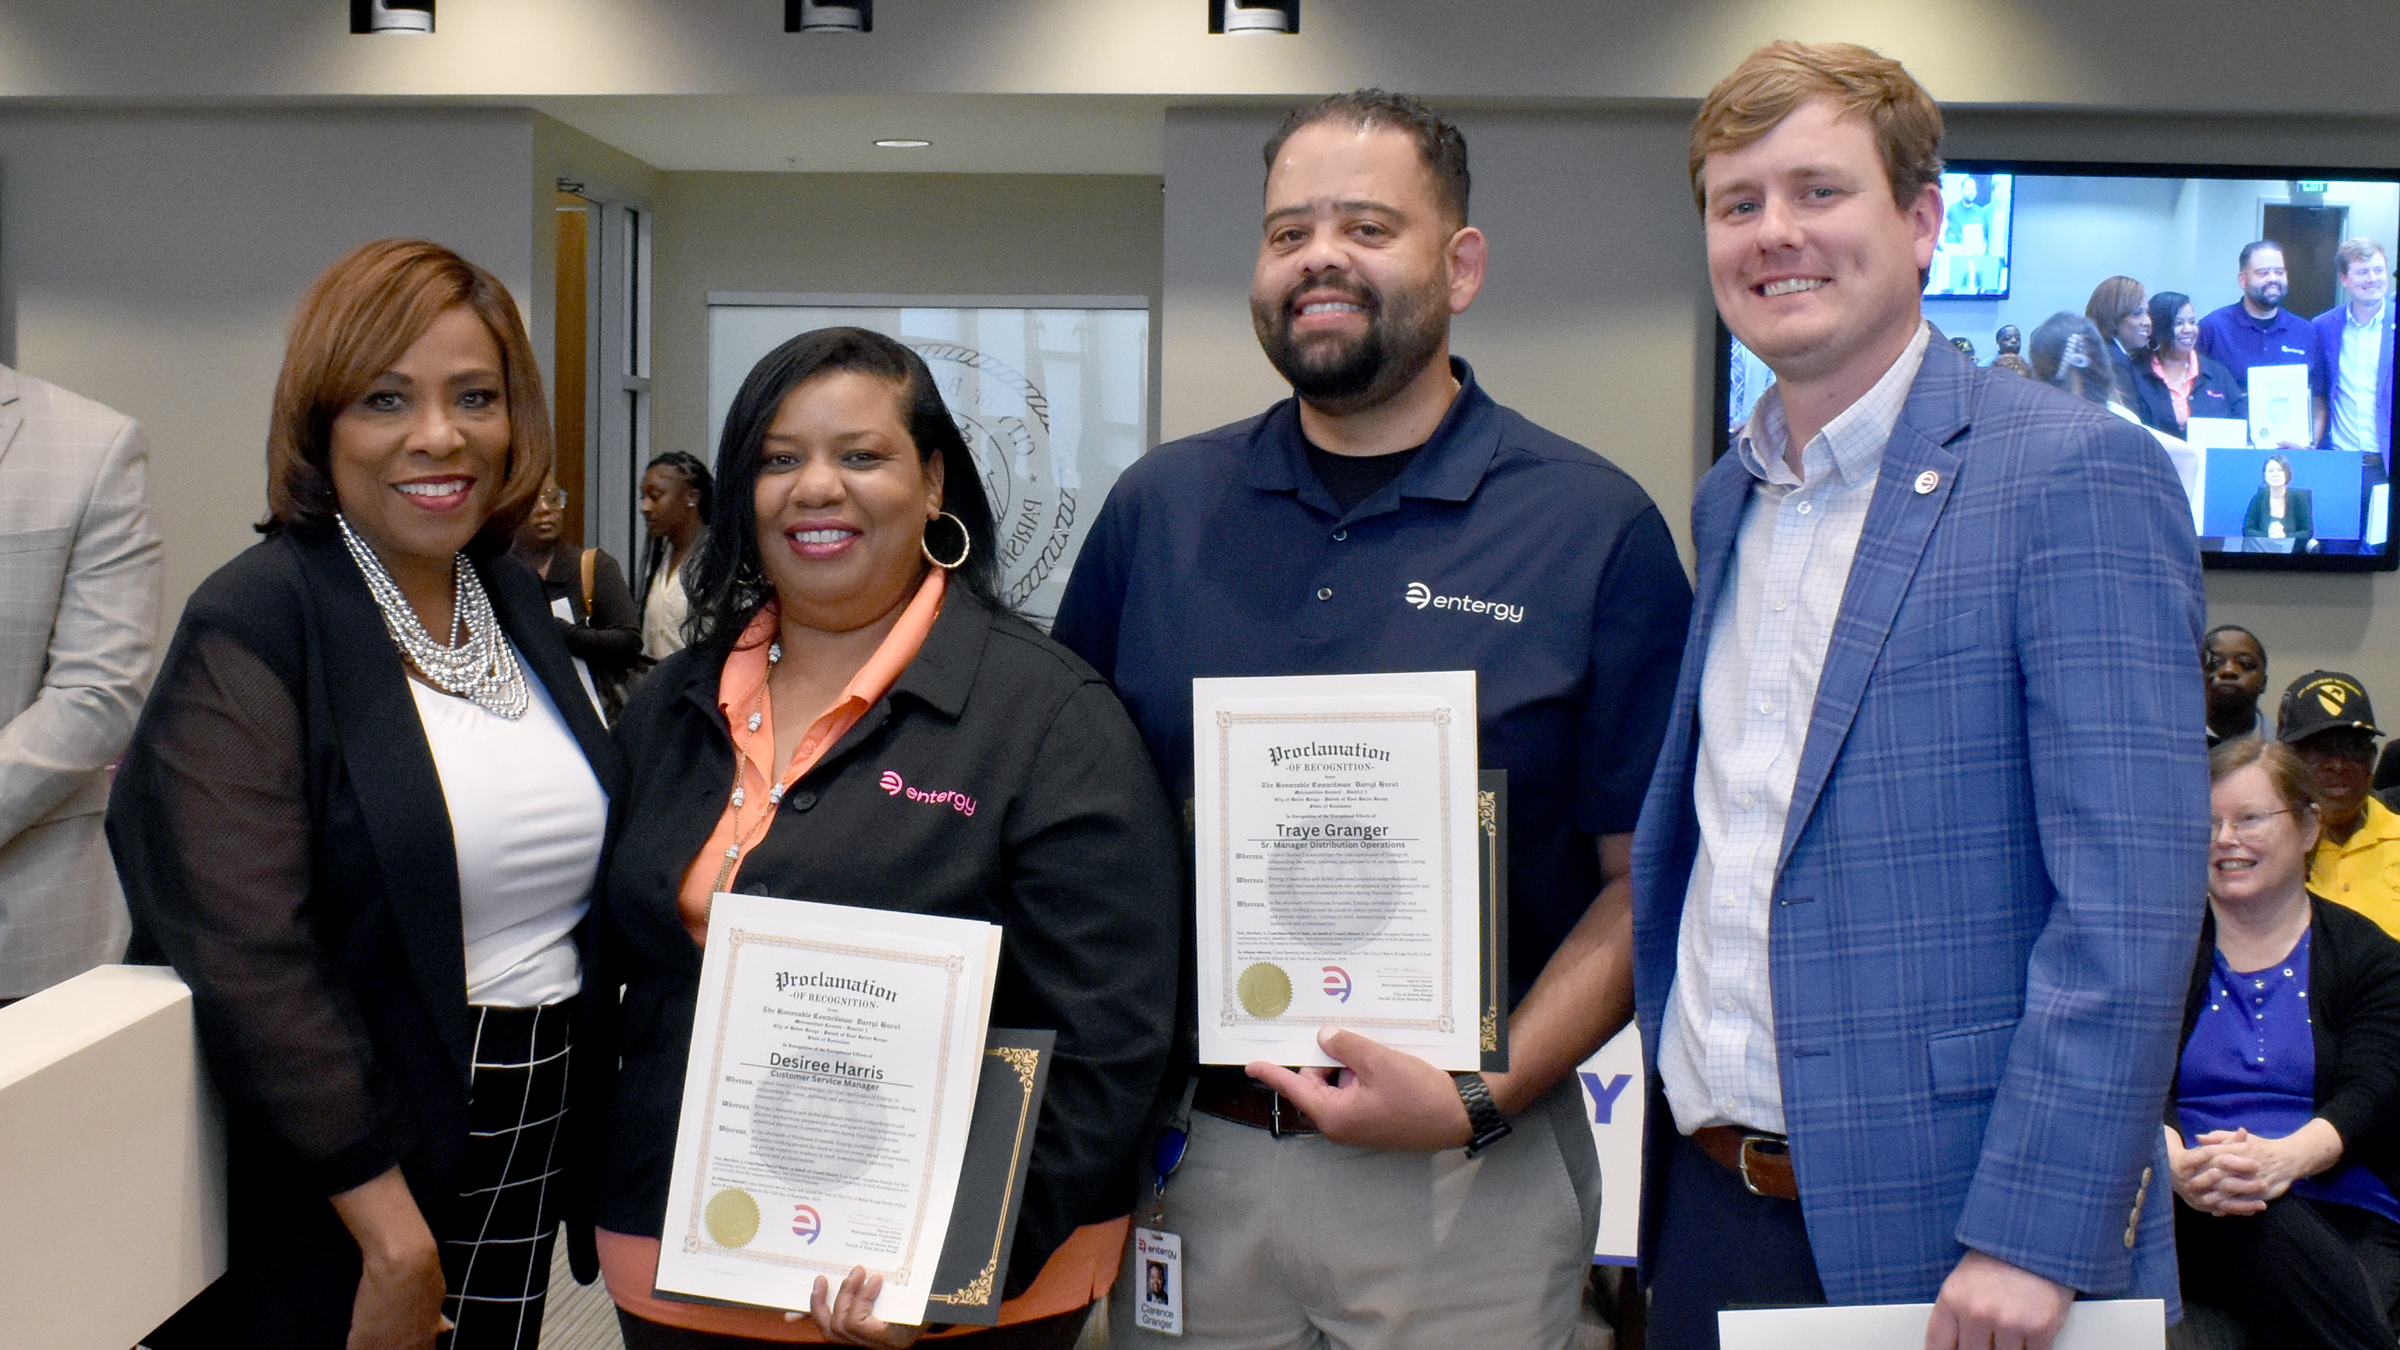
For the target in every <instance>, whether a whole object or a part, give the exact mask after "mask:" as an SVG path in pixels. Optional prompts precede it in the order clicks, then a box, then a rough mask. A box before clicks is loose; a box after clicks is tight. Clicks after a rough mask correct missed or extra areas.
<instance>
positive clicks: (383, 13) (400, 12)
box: [350, 0, 433, 33]
mask: <svg viewBox="0 0 2400 1350" xmlns="http://www.w3.org/2000/svg"><path fill="white" fill-rule="evenodd" d="M350 31H351V32H353V33H430V32H432V31H433V0H350Z"/></svg>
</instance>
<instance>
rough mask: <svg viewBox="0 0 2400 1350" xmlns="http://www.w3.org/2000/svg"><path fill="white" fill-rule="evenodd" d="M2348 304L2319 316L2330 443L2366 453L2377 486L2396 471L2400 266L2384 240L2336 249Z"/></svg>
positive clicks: (2371, 482) (2366, 494)
mask: <svg viewBox="0 0 2400 1350" xmlns="http://www.w3.org/2000/svg"><path fill="white" fill-rule="evenodd" d="M2333 258H2334V266H2335V267H2337V268H2338V269H2340V273H2341V283H2342V302H2341V303H2340V304H2338V305H2335V306H2334V307H2333V308H2331V309H2329V310H2326V311H2325V312H2324V313H2322V314H2320V315H2318V316H2317V318H2316V329H2317V363H2318V366H2319V370H2318V376H2319V378H2320V380H2321V381H2322V382H2323V383H2324V385H2325V388H2326V390H2327V402H2328V404H2329V405H2330V411H2329V412H2328V413H2327V415H2326V421H2325V444H2326V446H2327V447H2328V448H2330V449H2334V450H2344V451H2348V452H2349V453H2351V454H2354V455H2357V456H2358V457H2359V462H2360V463H2361V465H2363V466H2364V469H2365V475H2366V476H2365V478H2364V480H2363V481H2364V483H2365V486H2366V487H2367V488H2368V489H2372V488H2373V487H2374V486H2375V485H2377V484H2379V483H2388V482H2390V481H2391V476H2392V332H2393V327H2394V325H2393V322H2392V267H2391V261H2390V259H2389V258H2388V257H2386V256H2385V254H2384V251H2383V245H2381V244H2378V243H2376V242H2375V241H2374V240H2372V239H2350V240H2346V241H2344V242H2343V244H2342V246H2341V247H2340V248H2338V249H2336V250H2334V255H2333ZM2373 504H2374V501H2373V494H2372V492H2370V491H2361V492H2360V493H2359V502H2358V505H2359V526H2360V534H2361V536H2362V537H2363V536H2364V535H2365V534H2366V533H2367V530H2368V525H2367V520H2366V512H2367V511H2368V509H2369V508H2371V507H2372V506H2373Z"/></svg>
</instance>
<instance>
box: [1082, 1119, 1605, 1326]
mask: <svg viewBox="0 0 2400 1350" xmlns="http://www.w3.org/2000/svg"><path fill="white" fill-rule="evenodd" d="M1516 1126H1517V1128H1516V1132H1515V1133H1514V1134H1511V1135H1510V1136H1509V1137H1508V1138H1506V1139H1504V1140H1502V1141H1500V1143H1499V1144H1497V1145H1496V1146H1494V1147H1493V1148H1491V1149H1489V1150H1487V1151H1486V1152H1485V1153H1484V1154H1483V1156H1482V1157H1480V1158H1476V1159H1473V1160H1469V1159H1468V1158H1467V1157H1466V1156H1465V1152H1464V1150H1461V1149H1455V1148H1453V1149H1443V1150H1442V1151H1440V1152H1438V1153H1385V1152H1380V1151H1376V1150H1371V1149H1357V1148H1347V1147H1344V1146H1342V1145H1340V1144H1335V1143H1330V1142H1328V1141H1327V1140H1325V1139H1322V1138H1320V1137H1318V1136H1316V1135H1287V1136H1285V1137H1284V1138H1282V1139H1276V1138H1273V1137H1272V1136H1270V1135H1269V1134H1268V1133H1267V1132H1266V1131H1265V1130H1261V1129H1257V1128H1254V1127H1252V1126H1248V1125H1236V1124H1234V1123H1233V1122H1231V1121H1226V1120H1219V1119H1217V1118H1216V1117H1214V1116H1209V1115H1195V1116H1194V1117H1193V1118H1192V1138H1191V1145H1190V1147H1189V1149H1187V1150H1186V1152H1185V1154H1184V1161H1183V1166H1182V1167H1181V1168H1180V1169H1178V1170H1177V1171H1176V1173H1175V1175H1174V1177H1173V1178H1172V1179H1170V1181H1169V1182H1168V1184H1167V1192H1166V1218H1165V1220H1164V1222H1163V1226H1164V1227H1165V1228H1166V1229H1167V1230H1168V1231H1170V1232H1173V1233H1175V1234H1177V1235H1179V1236H1180V1237H1181V1238H1182V1239H1183V1289H1184V1335H1183V1336H1182V1337H1181V1338H1180V1339H1178V1338H1175V1337H1171V1336H1163V1335H1160V1334H1158V1333H1156V1332H1149V1331H1143V1330H1140V1329H1138V1328H1136V1327H1135V1326H1134V1325H1133V1307H1134V1305H1135V1303H1137V1302H1138V1301H1139V1300H1140V1297H1141V1294H1140V1291H1139V1290H1137V1289H1136V1288H1135V1287H1134V1284H1133V1280H1134V1278H1135V1275H1136V1272H1137V1269H1138V1267H1139V1265H1140V1262H1137V1261H1135V1260H1133V1259H1132V1258H1131V1257H1130V1256H1128V1257H1127V1259H1126V1261H1125V1263H1124V1268H1123V1272H1122V1273H1121V1274H1120V1276H1119V1277H1118V1281H1117V1289H1116V1293H1115V1296H1114V1297H1112V1298H1110V1299H1109V1309H1110V1324H1109V1335H1110V1338H1111V1343H1112V1344H1113V1345H1115V1346H1117V1347H1119V1350H1127V1348H1128V1347H1150V1348H1153V1350H1416V1348H1418V1347H1422V1350H1468V1348H1469V1347H1472V1348H1473V1350H1560V1347H1562V1346H1564V1345H1565V1344H1566V1343H1567V1338H1568V1336H1569V1334H1570V1333H1571V1332H1572V1331H1573V1329H1574V1325H1575V1318H1576V1312H1577V1309H1578V1307H1579V1306H1580V1303H1581V1300H1582V1295H1583V1285H1584V1280H1585V1277H1586V1276H1587V1275H1588V1274H1589V1272H1590V1270H1591V1265H1592V1243H1593V1239H1594V1237H1595V1236H1596V1234H1597V1232H1598V1230H1599V1226H1600V1160H1599V1157H1598V1155H1597V1154H1595V1153H1594V1152H1593V1149H1592V1134H1591V1126H1590V1125H1589V1124H1588V1123H1586V1122H1585V1120H1584V1118H1583V1099H1582V1095H1581V1094H1580V1093H1579V1092H1578V1091H1577V1090H1576V1084H1575V1080H1574V1079H1573V1078H1572V1077H1569V1078H1568V1079H1567V1080H1566V1081H1564V1082H1562V1083H1560V1084H1559V1085H1558V1086H1557V1087H1554V1088H1552V1089H1551V1090H1550V1091H1549V1092H1548V1093H1546V1094H1544V1095H1543V1097H1542V1098H1541V1100H1540V1101H1538V1102H1536V1103H1535V1104H1534V1105H1533V1106H1532V1108H1531V1109H1529V1110H1527V1111H1526V1112H1525V1114H1524V1115H1523V1116H1521V1117H1519V1118H1518V1120H1517V1122H1516ZM1143 1195H1144V1199H1145V1200H1147V1198H1148V1195H1149V1190H1148V1180H1147V1178H1145V1181H1144V1191H1143ZM1135 1222H1136V1223H1137V1224H1138V1223H1141V1222H1143V1219H1142V1211H1141V1210H1140V1209H1137V1210H1136V1211H1135Z"/></svg>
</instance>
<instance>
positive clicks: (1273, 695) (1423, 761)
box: [1192, 670, 1485, 1070]
mask: <svg viewBox="0 0 2400 1350" xmlns="http://www.w3.org/2000/svg"><path fill="white" fill-rule="evenodd" d="M1192 722H1193V726H1192V743H1193V749H1194V752H1195V753H1194V756H1193V760H1194V765H1193V767H1194V788H1195V798H1194V802H1193V826H1194V831H1195V853H1196V856H1195V865H1196V868H1197V882H1198V885H1197V894H1196V903H1197V905H1198V916H1197V917H1198V936H1199V944H1198V955H1199V962H1200V990H1199V994H1200V1059H1201V1062H1203V1063H1208V1064H1244V1063H1248V1062H1249V1061H1251V1060H1259V1059H1264V1060H1270V1061H1272V1062H1274V1063H1278V1064H1294V1065H1300V1064H1318V1065H1322V1064H1329V1063H1331V1061H1330V1060H1328V1059H1327V1058H1326V1057H1325V1052H1324V1051H1322V1050H1320V1049H1318V1048H1317V1042H1316V1036H1317V1030H1318V1028H1320V1027H1324V1026H1340V1027H1344V1028H1347V1029H1349V1030H1352V1031H1355V1032H1358V1033H1359V1034H1361V1035H1364V1036H1370V1037H1373V1038H1374V1039H1376V1040H1378V1041H1381V1042H1383V1043H1384V1044H1386V1045H1390V1046H1394V1047H1396V1048H1399V1049H1404V1050H1407V1051H1408V1052H1409V1053H1411V1054H1414V1055H1417V1056H1420V1057H1422V1058H1424V1059H1427V1060H1430V1061H1431V1062H1432V1063H1433V1064H1434V1065H1435V1066H1436V1067H1437V1068H1442V1069H1450V1070H1472V1069H1477V1068H1480V1067H1481V1065H1482V1043H1483V1037H1482V1034H1481V1033H1482V1030H1483V1028H1482V1015H1481V1011H1482V1006H1483V1000H1482V997H1481V994H1482V989H1481V979H1482V977H1481V969H1482V967H1481V964H1480V962H1481V955H1482V948H1483V940H1484V937H1485V935H1484V933H1483V931H1482V924H1481V914H1482V900H1481V894H1480V891H1479V888H1478V879H1477V874H1476V854H1477V842H1476V828H1477V798H1476V764H1477V761H1476V740H1475V737H1476V721H1475V672H1473V671H1471V670H1469V671H1439V672H1430V673H1423V674H1404V675H1316V676H1284V677H1268V678H1254V679H1222V680H1194V681H1193V682H1192Z"/></svg>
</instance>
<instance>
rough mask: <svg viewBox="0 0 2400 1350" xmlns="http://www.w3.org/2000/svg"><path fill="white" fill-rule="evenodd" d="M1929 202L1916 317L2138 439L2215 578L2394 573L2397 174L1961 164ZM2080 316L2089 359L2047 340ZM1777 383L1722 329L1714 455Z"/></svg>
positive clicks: (2080, 343) (2079, 347)
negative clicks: (2153, 457)
mask: <svg viewBox="0 0 2400 1350" xmlns="http://www.w3.org/2000/svg"><path fill="white" fill-rule="evenodd" d="M1942 189H1943V204H1944V210H1943V220H1942V233H1941V237H1940V239H1939V241H1938V243H1937V245H1936V251H1935V254H1934V261H1933V266H1932V267H1931V269H1929V273H1930V274H1929V275H1928V277H1927V279H1926V287H1925V315H1926V317H1927V318H1929V319H1931V320H1932V321H1933V323H1934V325H1935V326H1936V327H1938V328H1939V329H1940V330H1941V331H1942V333H1943V335H1944V336H1946V337H1948V338H1950V339H1952V340H1953V341H1954V342H1962V341H1963V343H1964V344H1965V345H1967V346H1968V347H1970V348H1971V349H1972V350H1971V354H1972V355H1973V357H1974V359H1975V361H1976V363H1977V364H1979V365H1986V366H1988V365H1992V364H1994V363H1995V361H2002V358H2004V357H2013V358H2014V359H2013V360H2006V361H2003V362H2002V363H2003V364H2006V365H2008V366H2010V368H2011V369H2017V368H2018V363H2020V362H2022V363H2023V366H2024V368H2025V369H2027V370H2031V371H2032V372H2034V373H2033V374H2031V375H2029V376H2028V378H2037V379H2046V380H2052V381H2053V382H2063V383H2068V384H2078V385H2080V386H2082V388H2083V391H2084V396H2085V397H2087V398H2093V399H2094V400H2095V401H2102V400H2105V401H2106V402H2108V403H2109V404H2110V405H2111V406H2112V408H2113V409H2114V410H2115V411H2116V412H2117V413H2118V415H2120V416H2124V417H2127V418H2129V419H2130V420H2134V421H2138V422H2140V423H2141V424H2142V425H2144V426H2145V427H2147V428H2148V429H2149V430H2150V431H2151V433H2152V435H2153V437H2154V438H2155V439H2156V440H2157V441H2158V443H2159V444H2160V445H2161V446H2162V447H2163V448H2164V449H2165V450H2166V452H2167V456H2168V458H2169V460H2170V461H2171V462H2172V463H2173V464H2174V465H2175V469H2176V472H2177V475H2178V476H2179V478H2180V479H2181V480H2182V484H2183V488H2184V493H2185V496H2186V498H2187V500H2188V502H2189V505H2190V507H2191V513H2192V530H2193V533H2194V534H2195V535H2196V536H2197V537H2198V539H2199V543H2200V549H2201V552H2202V554H2203V555H2204V556H2203V560H2204V561H2205V562H2206V563H2207V564H2208V565H2209V566H2211V567H2230V568H2245V569H2257V570H2301V571H2306V570H2323V571H2388V570H2392V569H2393V568H2394V567H2395V566H2400V554H2396V553H2395V551H2394V549H2393V546H2392V533H2393V529H2392V526H2393V510H2394V502H2393V493H2392V489H2391V478H2392V442H2393V429H2394V418H2393V413H2394V408H2393V398H2392V384H2393V333H2394V329H2395V328H2396V327H2400V324H2395V323H2394V318H2393V315H2394V309H2393V298H2392V296H2393V289H2394V287H2393V281H2392V269H2391V266H2390V260H2391V250H2393V249H2394V248H2395V247H2400V172H2382V171H2365V170H2359V169H2313V168H2294V167H2289V166H2267V167H2255V166H2215V165H2208V166H2203V165H2175V164H2074V163H2058V162H2034V161H1991V160H1976V161H1953V162H1952V163H1950V164H1949V165H1947V166H1946V171H1945V172H1944V173H1943V175H1942ZM2262 240H2266V241H2272V243H2273V247H2272V248H2271V249H2258V250H2252V251H2251V253H2250V257H2249V259H2248V262H2247V264H2245V261H2244V257H2243V255H2244V250H2245V249H2246V248H2248V247H2249V246H2250V245H2252V244H2254V243H2257V242H2259V241H2262ZM2355 241H2367V242H2370V243H2372V244H2373V245H2374V248H2373V249H2371V250H2370V249H2366V248H2364V247H2363V246H2361V245H2360V244H2358V243H2356V242H2355ZM2278 263H2280V268H2278V266H2277V264H2278ZM2161 297H2164V298H2161ZM2137 301H2138V302H2139V303H2137ZM2087 314H2088V315H2092V316H2096V318H2097V319H2100V320H2111V322H2107V323H2102V322H2098V321H2092V322H2091V325H2090V328H2088V329H2082V330H2080V331H2082V332H2084V333H2086V334H2087V335H2088V334H2089V333H2095V332H2096V333H2098V334H2099V345H2100V351H2099V352H2097V353H2093V352H2090V351H2089V350H2088V346H2089V337H2088V336H2087V337H2085V338H2083V339H2080V340H2077V341H2074V342H2064V341H2063V338H2062V336H2061V335H2062V334H2066V333H2072V332H2075V331H2078V325H2077V323H2076V322H2075V321H2077V320H2085V319H2086V318H2087ZM2154 314H2155V315H2157V317H2155V318H2154V317H2153V315H2154ZM2061 316H2063V317H2061ZM2054 319H2056V320H2057V321H2056V322H2053V320H2054ZM2045 325H2048V327H2047V328H2045ZM2103 330H2105V331H2103ZM2062 366H2065V367H2070V368H2071V369H2072V373H2071V374H2069V375H2068V376H2066V377H2064V379H2063V380H2059V379H2056V378H2054V377H2055V376H2056V372H2057V371H2058V370H2059V369H2060V368H2061V367H2062ZM2102 374H2104V375H2105V376H2106V379H2105V380H2102V379H2100V378H2098V376H2099V375H2102ZM1774 378H1775V377H1774V373H1773V372H1772V371H1770V370H1768V369H1767V367H1766V366H1765V364H1764V363H1762V362H1760V361H1759V360H1758V359H1757V358H1756V357H1755V356H1753V355H1751V353H1749V352H1748V351H1746V350H1744V349H1743V347H1742V345H1741V343H1740V342H1738V341H1736V340H1734V339H1733V337H1732V336H1731V334H1729V333H1727V332H1726V331H1725V330H1724V328H1723V326H1722V325H1721V324H1720V325H1719V327H1718V381H1717V411H1718V414H1719V415H1718V418H1717V423H1716V425H1717V428H1718V431H1719V439H1718V448H1719V452H1720V453H1722V451H1723V449H1724V448H1725V447H1726V446H1728V445H1730V444H1731V438H1732V435H1733V433H1734V432H1735V431H1737V430H1738V429H1739V428H1740V427H1741V426H1742V424H1743V423H1744V422H1745V421H1747V420H1748V418H1749V416H1750V411H1751V409H1752V407H1753V406H1755V404H1756V403H1757V401H1758V398H1759V396H1760V395H1761V394H1763V393H1764V392H1766V390H1767V388H1768V387H1769V386H1770V385H1771V384H1773V382H1774Z"/></svg>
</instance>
